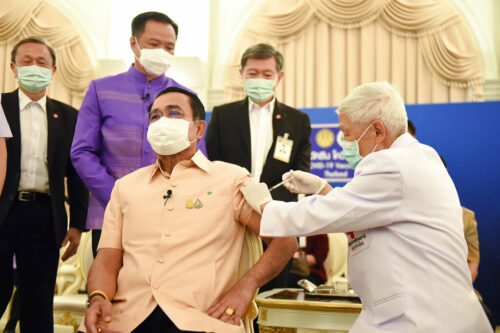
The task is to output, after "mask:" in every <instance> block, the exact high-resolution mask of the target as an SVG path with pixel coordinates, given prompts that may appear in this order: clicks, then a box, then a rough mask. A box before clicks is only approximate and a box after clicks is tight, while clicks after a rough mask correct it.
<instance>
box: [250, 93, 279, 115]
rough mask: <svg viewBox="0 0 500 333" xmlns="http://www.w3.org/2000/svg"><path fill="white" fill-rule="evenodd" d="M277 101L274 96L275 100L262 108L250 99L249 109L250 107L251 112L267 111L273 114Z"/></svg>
mask: <svg viewBox="0 0 500 333" xmlns="http://www.w3.org/2000/svg"><path fill="white" fill-rule="evenodd" d="M275 101H276V97H275V96H273V99H272V100H271V101H270V102H269V103H266V104H265V105H264V106H262V107H260V106H259V105H258V104H257V103H255V102H254V101H252V100H251V99H250V98H248V107H249V110H250V112H252V111H256V110H266V111H268V112H272V111H273V106H274V102H275Z"/></svg>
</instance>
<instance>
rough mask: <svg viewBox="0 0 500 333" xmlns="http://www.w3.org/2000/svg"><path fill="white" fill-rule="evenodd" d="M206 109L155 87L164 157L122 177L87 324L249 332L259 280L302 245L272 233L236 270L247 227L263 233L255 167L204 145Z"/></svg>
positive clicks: (153, 139)
mask: <svg viewBox="0 0 500 333" xmlns="http://www.w3.org/2000/svg"><path fill="white" fill-rule="evenodd" d="M204 118H205V111H204V108H203V104H202V103H201V101H200V100H199V99H198V97H196V96H195V95H194V94H192V93H190V92H188V91H185V90H183V89H180V88H174V87H171V88H167V89H165V90H163V91H162V92H160V94H159V95H158V96H157V97H156V99H155V101H154V103H153V105H152V107H151V111H150V126H149V129H148V133H147V138H148V141H149V142H150V143H151V146H152V148H153V150H154V151H155V152H156V153H157V154H158V161H157V162H156V164H154V165H150V166H148V167H145V168H142V169H139V170H137V171H135V172H133V173H131V174H129V175H127V176H125V177H123V178H121V179H119V180H118V181H117V182H116V183H115V186H114V189H113V192H112V194H111V200H110V202H109V204H108V206H107V208H106V213H105V216H104V224H103V230H102V236H101V240H100V243H99V250H98V253H97V257H96V259H95V261H94V264H93V265H92V268H91V270H90V275H89V281H88V292H89V308H88V310H87V313H86V315H85V327H86V329H87V332H91V333H93V332H116V331H120V332H183V331H195V332H199V331H202V332H244V328H243V325H241V317H242V316H243V315H244V313H245V311H246V309H247V307H248V305H249V303H250V302H251V300H252V298H253V296H254V293H255V291H256V289H257V288H258V287H259V286H261V285H263V284H264V283H266V282H267V281H269V280H270V279H271V278H273V277H274V276H275V275H276V274H278V273H279V272H280V271H281V269H282V268H283V266H284V265H285V264H286V263H287V262H288V260H289V259H290V257H291V256H292V254H293V253H294V252H295V251H296V250H297V241H296V240H295V238H276V239H270V238H268V239H264V240H265V241H266V242H267V243H268V245H269V246H268V248H267V250H266V251H265V252H264V254H263V255H262V257H261V258H260V260H259V261H258V262H257V263H256V265H255V266H253V268H252V269H250V270H249V271H248V272H247V273H246V274H245V275H244V276H243V277H242V278H241V279H240V280H238V278H237V274H238V264H239V259H240V255H241V249H242V244H243V236H244V233H245V228H250V229H251V230H253V231H254V232H255V233H256V234H258V233H259V229H260V215H259V214H257V213H255V212H254V211H253V210H252V208H251V207H250V206H249V205H248V204H247V203H246V202H245V199H244V198H243V195H242V194H241V193H240V187H241V185H242V184H243V183H244V182H245V181H247V180H248V179H250V175H249V174H248V171H246V170H245V169H244V168H241V167H238V166H236V165H233V164H228V163H224V162H210V161H209V160H208V159H207V158H206V157H205V156H204V155H203V154H202V153H201V152H199V151H197V148H196V147H197V141H198V140H199V139H200V138H201V137H202V136H203V133H204V131H205V128H206V123H205V121H204Z"/></svg>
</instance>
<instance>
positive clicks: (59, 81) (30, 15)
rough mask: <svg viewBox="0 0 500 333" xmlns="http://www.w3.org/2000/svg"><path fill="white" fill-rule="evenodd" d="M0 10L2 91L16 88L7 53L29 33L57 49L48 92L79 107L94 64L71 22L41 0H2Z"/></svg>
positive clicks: (0, 87) (92, 73)
mask: <svg viewBox="0 0 500 333" xmlns="http://www.w3.org/2000/svg"><path fill="white" fill-rule="evenodd" d="M4 2H6V4H4V5H2V8H1V9H0V66H1V67H0V68H3V75H2V77H1V82H0V90H1V91H2V92H8V91H12V90H14V89H15V88H17V81H16V80H15V78H14V75H13V74H12V70H11V69H10V63H11V61H10V52H11V51H12V47H13V46H14V45H15V43H16V42H17V41H19V40H21V39H23V38H25V37H28V36H33V35H36V36H40V37H44V38H45V39H47V41H48V42H49V43H50V44H52V46H54V48H55V49H56V57H57V60H56V66H57V71H56V74H55V75H54V78H53V81H52V84H51V85H50V86H49V88H48V95H49V96H50V97H52V98H55V99H57V100H60V101H62V102H65V103H67V104H70V105H72V106H74V107H75V108H79V107H80V104H81V102H82V99H83V96H84V93H85V91H86V90H87V88H88V85H89V83H90V80H91V79H92V78H93V77H94V67H93V64H92V61H91V58H90V56H89V52H87V48H86V46H85V44H84V42H83V40H82V38H81V37H80V34H79V32H78V31H77V29H76V28H75V27H74V26H73V24H72V22H71V21H70V20H69V19H68V18H66V17H65V15H63V14H62V13H61V12H60V11H59V10H58V9H57V8H55V7H54V6H53V5H51V4H49V3H47V2H45V1H44V0H15V1H4Z"/></svg>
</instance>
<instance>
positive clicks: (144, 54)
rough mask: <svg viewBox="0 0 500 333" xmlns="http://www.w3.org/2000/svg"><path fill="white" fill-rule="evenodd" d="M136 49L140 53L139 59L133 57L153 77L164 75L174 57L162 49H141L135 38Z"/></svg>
mask: <svg viewBox="0 0 500 333" xmlns="http://www.w3.org/2000/svg"><path fill="white" fill-rule="evenodd" d="M135 43H136V45H137V48H138V49H139V51H140V52H141V57H140V58H137V57H135V58H136V59H137V60H138V61H139V62H140V64H141V65H142V67H144V69H145V70H146V72H148V73H149V74H151V75H153V76H160V75H163V74H165V72H166V71H167V69H168V68H169V67H170V65H172V60H173V59H174V56H173V55H172V54H170V53H168V52H167V51H165V50H164V49H141V48H140V47H139V42H138V41H137V38H136V39H135Z"/></svg>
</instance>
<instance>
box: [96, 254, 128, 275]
mask: <svg viewBox="0 0 500 333" xmlns="http://www.w3.org/2000/svg"><path fill="white" fill-rule="evenodd" d="M94 264H95V265H96V266H97V267H101V266H102V265H104V266H107V267H108V268H109V269H111V270H112V271H116V272H118V271H119V270H120V268H121V267H122V266H123V250H120V249H112V248H101V249H99V251H98V252H97V256H96V258H95V260H94Z"/></svg>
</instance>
